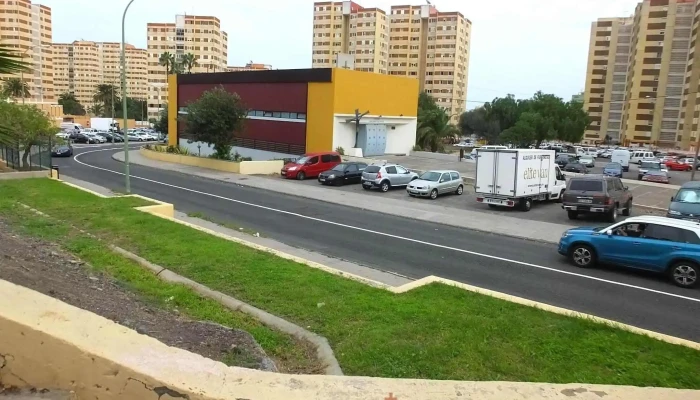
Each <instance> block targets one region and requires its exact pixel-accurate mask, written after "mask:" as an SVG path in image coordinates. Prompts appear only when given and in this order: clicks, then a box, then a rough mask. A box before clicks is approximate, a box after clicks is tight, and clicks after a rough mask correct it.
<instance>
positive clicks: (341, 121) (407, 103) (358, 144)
mask: <svg viewBox="0 0 700 400" xmlns="http://www.w3.org/2000/svg"><path fill="white" fill-rule="evenodd" d="M214 77H215V78H214ZM169 79H170V87H171V90H170V93H169V95H170V96H169V101H168V105H169V109H168V117H169V118H170V121H169V126H168V128H169V132H168V135H169V141H170V144H171V145H176V144H179V145H181V146H186V147H189V148H190V150H191V151H194V152H197V151H198V150H199V151H202V150H205V149H207V148H208V146H206V144H201V145H202V146H200V147H201V148H199V149H198V148H197V143H188V139H189V140H192V139H193V138H192V137H188V136H187V135H186V134H185V133H184V131H183V130H182V123H181V122H178V120H177V116H178V114H182V113H185V112H186V111H185V110H186V106H187V104H189V103H190V102H192V101H196V100H197V99H198V98H199V97H200V96H201V95H202V93H203V92H204V91H205V90H208V89H210V88H211V87H212V85H213V84H215V85H218V84H222V85H225V86H224V87H225V88H226V89H227V90H229V91H231V92H235V93H237V94H238V95H239V96H240V97H241V99H242V100H243V102H244V103H245V104H246V106H247V107H248V108H249V110H250V111H249V113H248V120H247V121H246V128H245V129H244V130H243V132H239V133H237V135H236V140H235V143H234V145H235V146H236V151H238V152H239V153H241V154H242V155H246V151H247V152H248V153H247V154H251V153H257V154H258V156H256V158H257V159H260V158H264V159H271V158H283V157H294V156H299V155H301V154H304V153H309V152H321V151H333V150H335V149H337V148H338V147H342V148H343V149H344V151H345V154H348V155H360V154H362V155H364V156H378V155H383V154H408V153H409V152H410V151H411V149H412V148H413V146H414V145H415V142H416V119H417V111H418V93H419V91H418V81H417V80H416V79H411V78H405V77H397V76H390V75H381V74H375V73H368V72H360V71H352V70H346V69H338V68H333V69H331V68H317V69H307V70H273V71H243V72H232V73H227V74H217V75H211V74H182V75H170V76H169ZM173 88H175V89H173ZM356 111H357V112H359V113H367V114H366V115H365V116H363V117H362V118H361V119H360V122H359V124H358V125H357V126H356V124H355V121H354V120H353V118H354V117H355V112H356ZM356 129H357V130H356ZM358 149H359V150H358Z"/></svg>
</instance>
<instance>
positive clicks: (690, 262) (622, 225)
mask: <svg viewBox="0 0 700 400" xmlns="http://www.w3.org/2000/svg"><path fill="white" fill-rule="evenodd" d="M558 251H559V253H560V254H562V255H565V256H567V257H569V258H570V259H571V261H572V262H573V263H574V265H576V266H578V267H581V268H589V267H593V266H595V265H596V264H597V263H601V264H612V265H618V266H622V267H627V268H633V269H642V270H647V271H653V272H658V273H663V274H667V275H668V277H669V279H670V280H671V281H672V282H673V283H674V284H676V285H677V286H680V287H683V288H692V287H695V286H697V285H698V283H700V280H699V278H700V277H699V276H698V275H700V223H697V222H692V221H684V220H678V219H672V218H665V217H654V216H645V217H634V218H628V219H627V220H625V221H623V222H618V223H615V224H612V225H610V226H607V227H602V228H574V229H569V230H567V231H566V232H564V234H563V235H562V237H561V239H560V240H559V248H558Z"/></svg>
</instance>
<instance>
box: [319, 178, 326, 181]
mask: <svg viewBox="0 0 700 400" xmlns="http://www.w3.org/2000/svg"><path fill="white" fill-rule="evenodd" d="M318 181H319V182H325V181H326V178H318Z"/></svg>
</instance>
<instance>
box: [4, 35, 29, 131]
mask: <svg viewBox="0 0 700 400" xmlns="http://www.w3.org/2000/svg"><path fill="white" fill-rule="evenodd" d="M29 70H30V64H29V63H27V62H25V61H23V60H22V55H21V54H20V53H19V52H17V50H15V49H14V48H12V47H8V46H6V45H2V44H0V74H16V73H18V72H24V71H29ZM3 95H4V96H6V95H5V94H4V93H3ZM3 103H4V102H3ZM13 141H14V137H13V135H12V131H11V130H10V128H9V126H7V125H6V124H5V123H3V122H2V121H0V144H10V143H12V142H13Z"/></svg>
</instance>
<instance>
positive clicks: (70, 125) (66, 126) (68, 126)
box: [61, 122, 83, 131]
mask: <svg viewBox="0 0 700 400" xmlns="http://www.w3.org/2000/svg"><path fill="white" fill-rule="evenodd" d="M76 129H77V130H82V129H83V126H82V125H80V124H76V123H75V122H63V123H61V130H62V131H74V130H76Z"/></svg>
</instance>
